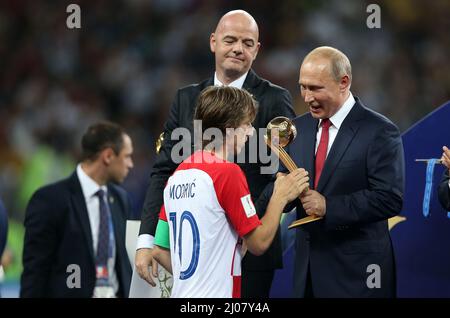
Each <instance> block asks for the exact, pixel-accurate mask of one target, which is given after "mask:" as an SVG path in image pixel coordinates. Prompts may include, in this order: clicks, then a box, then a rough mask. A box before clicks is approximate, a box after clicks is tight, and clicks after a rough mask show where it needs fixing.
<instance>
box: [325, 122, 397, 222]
mask: <svg viewBox="0 0 450 318" xmlns="http://www.w3.org/2000/svg"><path fill="white" fill-rule="evenodd" d="M366 165H367V167H366V169H367V172H366V173H367V185H368V186H367V188H366V189H363V190H360V191H357V192H354V193H350V194H344V195H331V196H328V197H326V215H325V226H326V227H327V228H328V229H335V228H336V227H340V226H348V225H356V224H365V223H372V222H377V221H381V220H386V219H388V218H390V217H393V216H395V215H397V214H399V213H400V211H401V209H402V204H403V187H404V180H403V178H404V158H403V145H402V141H401V138H400V133H399V131H398V128H397V127H396V126H395V125H393V124H391V123H387V124H386V125H382V127H380V129H379V130H378V132H377V135H376V137H375V138H374V140H373V142H371V143H370V145H369V147H368V153H367V159H366Z"/></svg>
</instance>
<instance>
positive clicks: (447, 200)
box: [438, 146, 450, 211]
mask: <svg viewBox="0 0 450 318" xmlns="http://www.w3.org/2000/svg"><path fill="white" fill-rule="evenodd" d="M442 150H443V151H444V152H443V153H442V158H441V160H442V164H443V165H444V166H445V167H446V168H447V169H446V171H445V173H444V176H443V177H442V180H441V183H440V184H439V190H438V192H439V201H440V202H441V205H442V207H443V208H444V209H446V210H447V211H450V178H449V171H450V150H449V149H448V148H447V147H446V146H444V147H443V148H442Z"/></svg>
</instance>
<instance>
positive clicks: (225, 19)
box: [214, 10, 259, 41]
mask: <svg viewBox="0 0 450 318" xmlns="http://www.w3.org/2000/svg"><path fill="white" fill-rule="evenodd" d="M230 25H233V27H240V28H242V29H245V30H248V31H250V32H252V33H254V35H255V36H256V41H258V38H259V29H258V24H257V23H256V21H255V19H254V18H253V17H252V16H251V15H250V14H249V13H248V12H247V11H244V10H233V11H229V12H227V13H225V14H224V15H223V16H222V18H220V20H219V23H217V26H216V30H215V31H214V32H215V33H220V32H224V30H227V28H228V27H229V26H230Z"/></svg>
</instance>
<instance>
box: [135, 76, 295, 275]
mask: <svg viewBox="0 0 450 318" xmlns="http://www.w3.org/2000/svg"><path fill="white" fill-rule="evenodd" d="M213 84H214V79H213V78H210V79H208V80H206V81H204V82H202V83H200V84H195V85H190V86H187V87H184V88H181V89H180V90H178V92H177V95H176V98H175V101H174V103H173V105H172V108H171V110H170V114H169V118H168V120H167V122H166V124H165V127H164V143H163V145H162V147H161V150H160V153H159V155H158V156H157V157H156V161H155V163H154V166H153V170H152V173H151V178H150V185H149V187H148V190H147V194H146V198H145V202H144V208H143V212H142V223H141V228H140V233H139V234H151V235H154V233H155V230H156V225H157V222H158V214H159V210H160V208H161V205H162V203H163V190H164V187H165V185H166V182H167V179H168V178H169V177H170V175H171V174H172V173H173V172H174V171H175V169H176V167H177V166H178V164H176V163H174V162H173V161H172V160H171V157H170V153H171V150H172V147H173V146H174V144H176V143H177V142H178V140H174V141H172V140H170V135H171V133H172V131H173V130H174V129H175V128H177V127H186V128H188V129H189V130H190V132H191V135H192V136H193V117H194V108H195V105H196V101H197V97H198V95H199V94H200V92H201V91H202V90H203V89H204V88H206V87H208V86H211V85H213ZM243 88H244V89H246V90H247V91H248V92H250V93H251V94H252V95H253V96H254V97H255V99H256V100H257V101H258V104H259V108H258V114H257V116H256V119H255V121H254V123H253V126H254V127H255V129H256V130H258V128H265V127H266V126H267V124H268V122H269V121H270V120H271V119H273V118H274V117H277V116H286V117H289V118H293V117H294V116H295V112H294V110H293V109H292V106H291V104H292V101H291V96H290V94H289V92H288V91H287V90H285V89H283V88H281V87H279V86H276V85H273V84H272V83H270V82H269V81H267V80H265V79H262V78H260V77H258V76H257V75H256V74H255V73H254V72H253V71H252V70H250V71H249V73H248V75H247V78H246V80H245V82H244V85H243ZM256 135H259V134H258V131H257V134H256ZM260 137H262V136H260ZM255 138H258V137H255ZM264 147H265V148H266V146H265V145H264ZM191 149H193V141H192V144H191ZM245 153H246V158H249V156H248V154H249V148H248V143H247V145H246V148H245ZM188 155H189V154H184V155H183V158H186V157H187V156H188ZM261 165H262V164H261V162H260V161H259V160H258V162H257V163H247V164H240V166H241V168H242V169H243V171H244V173H245V175H246V176H247V181H248V184H249V187H250V193H251V195H252V197H253V200H254V201H255V202H256V200H257V198H258V197H259V195H260V194H261V192H262V191H263V189H264V187H265V186H266V184H267V183H268V182H270V180H271V177H272V176H271V175H267V174H266V175H262V174H261V173H260V166H261ZM264 212H265V211H262V210H258V211H257V213H258V215H259V216H260V217H261V216H262V215H264ZM281 266H282V258H281V241H280V235H279V233H278V234H277V237H276V238H275V240H274V242H273V243H272V246H271V248H269V249H268V251H267V252H266V253H265V254H264V255H263V256H260V257H255V256H253V255H251V254H250V253H247V255H246V257H245V258H244V261H243V269H244V270H245V269H257V270H263V269H273V268H279V267H281Z"/></svg>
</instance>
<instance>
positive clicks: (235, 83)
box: [214, 72, 248, 89]
mask: <svg viewBox="0 0 450 318" xmlns="http://www.w3.org/2000/svg"><path fill="white" fill-rule="evenodd" d="M247 74H248V72H247V73H245V74H244V75H242V76H241V77H239V78H238V79H237V80H234V81H232V82H231V83H230V84H228V85H224V84H223V83H222V82H221V81H220V80H219V79H218V78H217V72H216V73H214V86H231V87H236V88H239V89H241V88H242V86H243V85H244V82H245V79H246V78H247Z"/></svg>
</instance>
